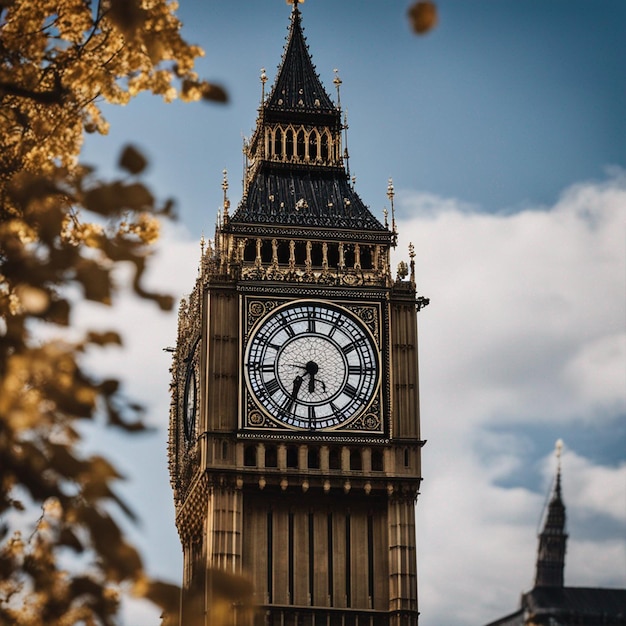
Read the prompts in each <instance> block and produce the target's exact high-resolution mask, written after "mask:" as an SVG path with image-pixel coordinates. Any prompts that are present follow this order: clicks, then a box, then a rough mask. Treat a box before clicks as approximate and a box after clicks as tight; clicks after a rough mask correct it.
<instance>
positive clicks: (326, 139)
mask: <svg viewBox="0 0 626 626" xmlns="http://www.w3.org/2000/svg"><path fill="white" fill-rule="evenodd" d="M329 145H330V136H329V133H328V131H326V132H325V133H323V134H322V145H321V150H320V156H321V157H322V161H328V150H329Z"/></svg>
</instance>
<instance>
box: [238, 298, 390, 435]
mask: <svg viewBox="0 0 626 626" xmlns="http://www.w3.org/2000/svg"><path fill="white" fill-rule="evenodd" d="M245 363H246V378H247V384H248V388H249V390H250V391H251V393H252V395H253V396H254V397H255V398H256V400H257V402H258V404H259V405H260V406H261V407H263V409H264V410H265V411H266V413H267V414H268V415H269V416H270V417H272V418H274V419H275V420H277V421H279V422H282V423H283V424H284V425H286V426H289V427H292V428H303V429H309V430H321V429H333V428H336V427H338V426H341V425H344V424H346V422H349V421H350V420H352V419H353V418H355V417H356V416H357V415H359V414H361V412H362V411H363V410H364V409H365V408H367V406H368V405H369V404H370V402H371V401H372V398H373V397H374V395H375V393H376V391H377V389H378V384H379V359H378V350H377V348H376V343H375V341H374V338H373V337H372V335H371V333H370V331H369V330H368V329H367V328H366V327H365V326H364V325H363V324H362V323H361V322H360V321H359V320H358V318H356V317H355V316H353V315H352V314H351V313H350V312H349V311H347V310H346V309H344V308H342V307H339V306H337V305H332V304H328V303H325V302H317V301H301V302H296V303H291V304H288V305H285V306H282V307H280V308H279V309H276V310H275V311H273V312H272V313H270V314H269V315H268V316H267V317H266V318H265V319H264V320H262V321H261V323H260V325H259V327H258V329H257V330H256V331H255V332H254V334H253V336H252V337H251V339H250V341H249V343H248V346H247V350H246V355H245Z"/></svg>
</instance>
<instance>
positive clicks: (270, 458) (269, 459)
mask: <svg viewBox="0 0 626 626" xmlns="http://www.w3.org/2000/svg"><path fill="white" fill-rule="evenodd" d="M265 467H278V455H277V454H276V446H266V447H265Z"/></svg>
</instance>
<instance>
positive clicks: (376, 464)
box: [372, 450, 383, 472]
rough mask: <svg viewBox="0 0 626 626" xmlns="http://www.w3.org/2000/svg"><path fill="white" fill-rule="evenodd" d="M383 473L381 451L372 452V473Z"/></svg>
mask: <svg viewBox="0 0 626 626" xmlns="http://www.w3.org/2000/svg"><path fill="white" fill-rule="evenodd" d="M382 471H383V453H382V450H372V472H382Z"/></svg>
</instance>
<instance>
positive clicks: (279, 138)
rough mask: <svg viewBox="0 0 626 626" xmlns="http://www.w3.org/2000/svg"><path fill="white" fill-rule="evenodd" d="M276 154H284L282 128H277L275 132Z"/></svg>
mask: <svg viewBox="0 0 626 626" xmlns="http://www.w3.org/2000/svg"><path fill="white" fill-rule="evenodd" d="M274 155H275V156H277V157H279V158H280V157H281V156H282V155H283V131H282V128H277V129H276V132H275V133H274Z"/></svg>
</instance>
